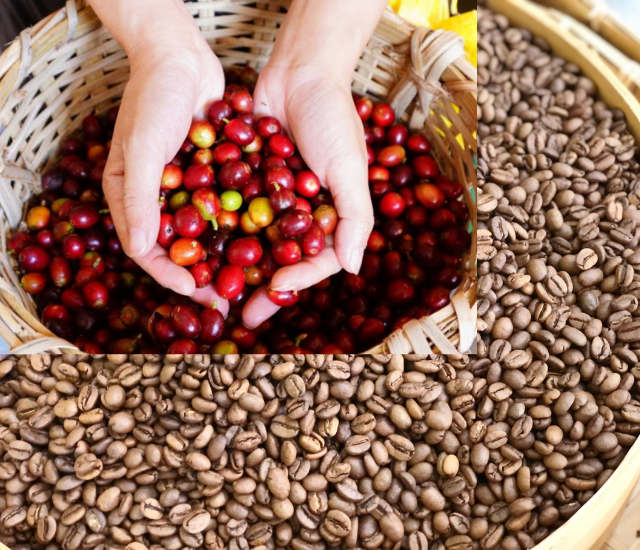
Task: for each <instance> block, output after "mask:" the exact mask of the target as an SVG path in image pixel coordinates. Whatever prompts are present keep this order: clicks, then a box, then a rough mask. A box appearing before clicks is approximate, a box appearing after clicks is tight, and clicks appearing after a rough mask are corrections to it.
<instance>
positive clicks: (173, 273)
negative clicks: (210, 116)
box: [103, 21, 228, 314]
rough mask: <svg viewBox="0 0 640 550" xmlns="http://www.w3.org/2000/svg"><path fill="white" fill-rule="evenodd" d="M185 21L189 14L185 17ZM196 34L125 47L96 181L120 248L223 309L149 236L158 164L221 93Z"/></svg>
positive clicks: (216, 66)
mask: <svg viewBox="0 0 640 550" xmlns="http://www.w3.org/2000/svg"><path fill="white" fill-rule="evenodd" d="M190 24H192V21H190ZM193 27H194V29H195V30H191V29H189V30H188V31H187V29H185V32H191V33H192V34H193V32H195V33H197V35H196V36H197V39H193V38H189V39H185V40H183V41H180V40H178V39H177V38H178V37H174V38H175V42H177V44H176V43H175V42H174V41H171V43H170V44H165V45H159V44H158V43H154V44H151V45H149V46H146V45H144V44H143V45H142V46H138V45H137V46H136V47H133V48H131V49H130V50H129V51H128V53H129V59H130V63H131V79H130V81H129V83H128V84H127V87H126V89H125V93H124V96H123V99H122V105H121V107H120V111H119V114H118V120H117V123H116V127H115V131H114V136H113V140H112V145H111V151H110V154H109V159H108V162H107V165H106V167H105V172H104V180H103V188H104V193H105V196H106V198H107V201H108V203H109V207H110V210H111V215H112V216H113V220H114V223H115V226H116V230H117V232H118V236H119V238H120V240H121V241H122V244H123V247H124V250H125V251H126V252H127V254H128V255H129V256H131V257H132V258H133V259H134V260H135V261H136V263H138V264H139V265H140V266H141V267H142V268H143V269H144V270H145V271H146V272H147V273H149V275H151V276H152V277H153V278H154V279H155V280H156V281H158V282H159V283H160V284H161V285H163V286H165V287H167V288H170V289H172V290H174V291H175V292H177V293H180V294H185V295H188V296H191V297H192V298H193V299H194V300H195V301H197V302H199V303H201V304H203V305H205V306H211V305H212V304H213V302H214V301H215V302H216V303H217V307H218V309H220V310H221V311H222V313H223V314H226V313H227V311H228V303H227V301H226V300H224V299H222V298H220V297H219V296H218V295H217V294H216V293H215V290H214V289H213V286H208V287H206V288H202V289H197V290H196V288H195V282H194V280H193V277H192V276H191V274H190V273H189V272H188V271H187V270H186V269H185V268H183V267H179V266H178V265H176V264H174V263H173V262H172V261H171V260H170V259H169V255H168V253H167V251H166V250H165V249H164V248H162V247H161V246H160V245H158V244H157V243H156V240H157V236H158V230H159V226H160V210H159V207H158V197H159V191H160V181H161V177H162V172H163V169H164V166H165V165H166V164H167V163H169V162H170V161H171V160H172V159H173V157H174V156H175V154H176V153H177V152H178V150H179V149H180V146H181V145H182V143H183V141H184V139H185V138H186V136H187V133H188V131H189V127H190V125H191V121H192V119H193V118H196V119H204V117H205V112H206V111H205V107H206V104H207V103H209V102H210V101H211V100H213V99H219V98H220V97H222V94H223V91H224V74H223V71H222V67H221V65H220V62H219V61H218V59H217V58H216V56H215V55H214V54H213V52H212V51H211V49H210V48H209V46H208V45H207V43H206V42H205V41H204V39H202V38H201V36H200V34H199V31H198V30H197V28H195V25H193Z"/></svg>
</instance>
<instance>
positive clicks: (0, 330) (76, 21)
mask: <svg viewBox="0 0 640 550" xmlns="http://www.w3.org/2000/svg"><path fill="white" fill-rule="evenodd" d="M288 4H289V1H287V0H273V1H264V2H249V1H244V0H235V1H233V2H224V5H222V3H218V2H211V1H209V2H206V1H202V2H190V3H189V4H188V8H189V9H190V10H191V12H192V14H193V15H194V17H196V19H197V23H198V25H199V27H200V29H201V31H202V34H203V35H204V37H205V38H206V39H207V41H208V42H209V44H210V45H211V47H212V48H213V50H214V51H215V52H216V54H217V55H218V57H219V58H220V60H221V62H222V64H223V65H225V66H231V65H243V64H249V65H251V66H252V67H254V68H256V69H258V70H260V69H261V68H262V67H263V66H264V65H265V63H266V62H267V60H268V59H269V55H270V52H271V49H272V46H273V43H274V41H275V37H276V32H277V29H278V27H279V25H280V23H281V22H282V21H283V19H284V16H285V15H286V8H287V6H288ZM128 78H129V64H128V61H127V58H126V56H125V54H124V52H123V51H122V49H121V48H120V46H119V45H118V44H117V42H116V41H115V40H114V39H113V38H112V37H111V36H110V34H109V33H108V32H107V30H106V29H105V28H104V27H103V26H102V25H101V23H100V21H99V20H98V19H97V17H96V15H95V14H94V13H93V11H92V10H91V9H90V8H89V7H86V6H85V5H84V4H83V3H82V2H81V1H80V0H78V1H75V0H68V2H67V5H66V8H64V9H62V10H60V11H58V12H56V13H54V14H53V15H51V16H50V17H48V18H46V19H44V20H43V21H41V22H40V23H39V24H37V25H35V26H34V27H32V28H31V29H27V30H26V31H24V32H23V33H22V34H21V35H20V37H19V38H18V39H17V40H16V41H15V42H14V43H13V44H12V45H11V46H10V47H9V48H8V49H7V50H6V51H5V52H4V54H3V55H2V56H1V57H0V319H1V320H2V321H4V323H2V322H0V336H1V337H3V338H4V339H5V340H7V341H8V342H9V345H10V346H11V348H12V352H13V353H41V352H45V351H59V350H70V349H73V346H71V345H70V344H68V343H67V342H65V341H63V340H61V339H59V338H56V336H55V335H54V334H52V333H51V332H50V331H49V330H47V329H46V327H44V326H43V325H42V324H41V323H40V322H39V320H38V315H37V312H36V310H35V307H34V304H33V302H32V300H31V299H30V297H29V296H28V295H27V294H26V293H25V292H23V291H22V289H21V288H20V286H19V280H18V277H17V276H16V273H15V271H14V264H13V261H12V259H11V258H10V257H9V255H8V254H7V253H6V236H7V234H8V233H10V232H11V231H13V230H15V229H17V228H18V227H19V226H20V223H21V219H22V216H23V213H24V208H25V205H26V204H27V203H28V201H29V200H30V198H31V197H32V196H33V195H34V194H36V193H38V192H39V190H40V175H39V174H40V173H41V172H42V171H44V170H45V169H46V168H47V165H48V164H50V163H51V162H52V161H53V160H55V154H56V151H57V147H58V144H59V141H60V138H61V137H63V136H64V135H65V134H67V133H69V132H72V131H74V130H76V129H77V128H78V127H79V125H80V124H81V121H82V119H83V118H84V117H85V116H86V115H88V114H90V113H91V112H92V111H98V112H100V111H104V110H106V109H108V108H109V107H110V106H112V105H113V104H116V103H118V102H119V101H120V99H121V97H122V94H123V91H124V87H125V85H126V82H127V80H128ZM476 80H477V74H476V70H475V68H474V67H473V66H472V65H471V64H470V63H469V62H467V61H466V59H465V54H464V47H463V40H462V38H461V37H459V36H458V35H456V34H454V33H450V32H446V31H435V32H431V31H428V30H426V29H418V30H416V29H415V28H413V27H412V26H410V25H409V24H408V23H407V22H405V21H403V20H402V19H400V18H399V17H398V16H397V15H395V14H394V13H393V12H392V11H391V10H387V11H386V12H385V14H384V16H383V18H382V20H381V21H380V23H379V25H378V28H377V30H376V33H375V35H374V37H373V38H372V39H371V41H370V43H369V45H368V46H367V48H366V50H365V52H364V54H363V55H362V57H361V59H360V62H359V64H358V67H357V70H356V72H355V73H354V78H353V90H354V91H355V92H357V93H360V94H367V95H370V96H372V97H375V98H379V99H386V100H388V101H390V102H391V104H392V105H393V107H394V109H395V111H396V115H397V116H399V117H402V118H403V120H405V121H406V122H407V123H408V124H409V125H410V126H411V127H412V129H414V130H417V131H422V132H423V133H424V134H425V135H426V136H427V137H428V138H429V140H430V141H431V143H432V145H433V154H434V156H435V158H436V159H437V160H438V162H439V164H440V168H441V170H442V172H443V173H444V174H446V175H447V176H448V177H451V178H454V179H456V180H458V181H460V182H461V183H463V187H464V188H465V200H466V202H467V204H468V205H469V210H470V213H471V216H472V219H473V232H472V235H473V237H474V238H473V239H472V240H473V244H472V247H471V250H470V251H469V254H468V255H467V256H466V257H465V259H464V277H463V282H462V284H461V285H460V287H459V288H458V289H457V291H456V292H455V293H454V295H453V296H452V300H451V304H450V305H449V306H448V307H446V308H444V309H443V310H441V311H439V312H437V313H436V314H434V315H432V316H430V317H428V318H424V319H421V320H416V321H411V322H410V323H407V325H405V327H403V329H402V330H400V331H396V333H394V334H393V335H391V336H389V338H387V339H386V340H385V342H383V343H381V345H380V346H378V347H377V348H375V350H372V351H375V352H392V353H410V352H412V351H415V352H416V353H432V352H439V353H457V352H458V351H466V350H468V349H469V348H470V347H472V346H473V345H474V342H475V338H476V318H477V306H476V272H475V257H476V252H475V251H476V239H475V233H476V231H475V229H476V225H475V224H476V210H475V199H476V194H475V193H476V168H475V155H476V151H477V149H476V147H477V144H476V136H475V132H476V129H477V118H476V116H477V113H476V110H477V107H476V105H477V104H476ZM425 113H426V116H425ZM461 143H462V144H463V145H461Z"/></svg>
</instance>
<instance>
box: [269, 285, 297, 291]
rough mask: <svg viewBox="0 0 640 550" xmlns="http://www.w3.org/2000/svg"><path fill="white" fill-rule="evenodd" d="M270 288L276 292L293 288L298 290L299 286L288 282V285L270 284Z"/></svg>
mask: <svg viewBox="0 0 640 550" xmlns="http://www.w3.org/2000/svg"><path fill="white" fill-rule="evenodd" d="M269 288H270V289H271V290H275V291H276V292H290V291H293V290H298V289H297V288H295V286H293V285H291V284H288V285H286V284H285V285H279V286H273V285H271V286H269Z"/></svg>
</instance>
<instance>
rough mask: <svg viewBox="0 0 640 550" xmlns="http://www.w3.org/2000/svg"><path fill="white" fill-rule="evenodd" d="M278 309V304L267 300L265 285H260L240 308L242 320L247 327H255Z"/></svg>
mask: <svg viewBox="0 0 640 550" xmlns="http://www.w3.org/2000/svg"><path fill="white" fill-rule="evenodd" d="M279 309H280V306H277V305H275V304H274V303H273V302H272V301H271V300H269V296H267V287H266V286H263V287H260V288H259V289H258V290H256V291H255V292H254V293H253V294H252V295H251V297H250V298H249V300H248V301H247V303H246V304H245V306H244V308H243V309H242V322H243V323H244V325H245V326H246V327H247V328H256V327H257V326H260V325H261V324H262V323H264V322H265V321H266V320H267V319H269V317H271V316H272V315H275V314H276V313H277V311H278V310H279Z"/></svg>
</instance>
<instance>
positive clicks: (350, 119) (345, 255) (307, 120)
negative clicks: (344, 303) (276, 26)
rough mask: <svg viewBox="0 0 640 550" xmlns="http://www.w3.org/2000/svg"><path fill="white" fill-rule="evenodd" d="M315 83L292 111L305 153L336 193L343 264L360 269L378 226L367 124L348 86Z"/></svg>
mask: <svg viewBox="0 0 640 550" xmlns="http://www.w3.org/2000/svg"><path fill="white" fill-rule="evenodd" d="M316 88H317V89H314V88H313V87H307V89H301V90H300V91H299V93H298V97H296V98H295V99H294V100H293V101H292V102H291V108H290V112H288V113H287V115H288V119H289V121H290V123H291V124H292V130H293V135H294V136H295V138H296V140H297V144H298V146H299V149H300V152H301V154H302V157H303V158H304V159H305V161H306V162H307V164H308V165H309V167H310V168H311V170H313V171H314V172H315V173H316V174H318V175H319V176H320V178H321V179H323V180H324V181H325V182H326V184H327V186H328V188H329V190H330V191H331V194H332V196H333V200H334V203H335V207H336V210H337V212H338V217H339V218H340V222H339V223H338V227H337V230H336V234H335V237H336V241H335V250H336V255H337V257H338V260H339V262H340V265H342V267H343V268H344V269H346V270H347V271H350V272H351V273H357V272H358V271H359V270H360V266H361V264H362V258H363V255H364V250H365V248H366V246H367V240H368V238H369V234H370V233H371V230H372V229H373V206H372V204H371V195H370V192H369V184H368V176H367V149H366V143H365V140H364V129H363V126H362V121H361V120H360V118H359V117H358V114H357V112H356V110H355V107H354V105H353V100H352V98H351V94H350V93H349V92H348V90H346V91H345V90H343V89H342V88H341V87H339V86H337V85H335V84H332V83H330V82H329V83H324V82H321V83H316ZM336 120H344V121H345V124H343V125H342V124H341V125H337V124H335V122H334V121H336ZM310 128H313V131H311V132H310V131H309V129H310Z"/></svg>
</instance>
